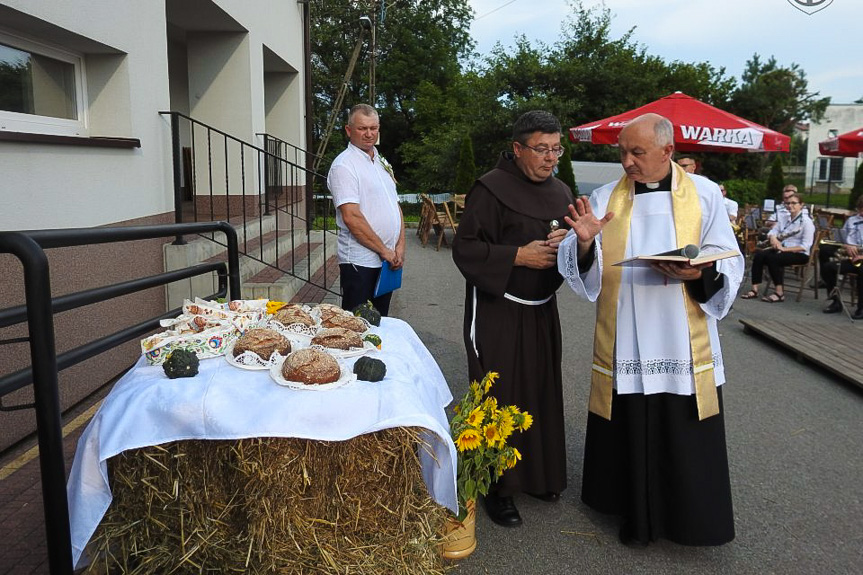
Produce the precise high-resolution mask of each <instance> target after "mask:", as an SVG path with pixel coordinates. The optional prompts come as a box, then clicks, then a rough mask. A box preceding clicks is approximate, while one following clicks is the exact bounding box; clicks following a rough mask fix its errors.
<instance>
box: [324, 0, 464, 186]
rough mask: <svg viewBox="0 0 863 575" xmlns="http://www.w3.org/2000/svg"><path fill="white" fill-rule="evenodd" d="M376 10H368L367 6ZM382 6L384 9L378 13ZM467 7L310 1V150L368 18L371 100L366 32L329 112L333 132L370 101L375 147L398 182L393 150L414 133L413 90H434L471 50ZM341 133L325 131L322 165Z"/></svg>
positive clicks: (453, 1) (441, 0)
mask: <svg viewBox="0 0 863 575" xmlns="http://www.w3.org/2000/svg"><path fill="white" fill-rule="evenodd" d="M372 6H374V7H376V8H377V9H378V10H379V12H377V13H375V14H372V13H370V9H371V7H372ZM384 7H385V10H384ZM471 15H472V12H471V9H470V5H469V3H468V0H436V1H435V2H423V1H421V0H395V1H391V2H372V1H370V0H368V1H360V2H344V1H341V0H318V1H316V2H314V3H313V4H312V31H311V43H312V82H313V88H312V91H313V106H314V116H315V118H314V124H315V140H316V142H315V147H316V146H317V142H318V141H320V138H321V136H322V135H323V131H324V128H325V126H326V125H327V120H328V118H329V115H330V113H331V110H332V108H333V104H334V102H335V99H336V96H337V94H338V92H339V89H340V87H341V85H342V80H343V77H344V75H345V73H346V71H347V69H348V65H349V61H350V58H351V55H352V53H353V51H354V46H355V45H356V43H357V40H358V39H359V37H360V34H361V32H360V25H359V21H360V17H361V16H368V17H369V18H372V17H373V19H374V21H375V22H376V27H375V44H376V58H375V62H376V71H375V77H376V82H375V101H374V102H369V95H370V90H369V73H368V72H369V43H368V40H369V38H370V34H369V33H365V34H364V39H363V44H362V46H363V49H362V50H361V56H360V58H359V60H358V62H357V64H356V68H355V69H354V72H353V74H352V75H351V77H350V79H349V81H348V91H347V95H346V97H345V99H344V102H343V103H342V105H341V106H340V108H341V109H340V110H337V113H338V114H339V117H340V121H339V122H337V124H336V130H337V131H338V130H341V128H342V127H343V125H344V122H345V121H346V120H347V118H346V116H347V114H346V111H347V110H348V109H350V107H351V106H353V105H354V104H358V103H363V102H365V103H370V104H372V105H374V106H375V108H376V109H377V110H378V112H379V114H380V117H381V143H380V146H379V149H380V150H381V153H382V154H383V155H384V156H386V157H387V159H388V160H389V161H390V163H391V164H392V165H393V168H394V169H395V171H396V173H397V174H398V175H399V179H400V181H401V182H402V183H403V184H407V185H408V187H410V186H411V182H410V178H402V173H403V170H404V165H403V160H402V156H401V153H400V151H399V147H400V145H401V144H402V143H404V142H408V141H411V140H412V139H414V138H416V137H418V134H417V132H416V129H415V123H416V122H417V113H416V101H417V98H418V97H419V91H420V87H421V86H422V85H423V84H431V85H433V86H437V87H440V88H443V87H446V86H447V85H448V84H450V83H451V82H453V81H454V80H455V79H456V78H457V77H458V76H459V75H460V73H461V68H460V64H459V58H467V57H468V56H469V55H470V52H471V50H472V49H473V41H472V40H471V38H470V20H471ZM342 142H344V139H343V137H339V136H338V134H333V136H332V138H331V140H330V145H329V146H328V150H327V154H326V156H327V159H325V161H324V163H323V166H324V169H326V167H327V166H329V163H330V161H331V160H332V158H333V157H334V156H335V155H336V154H338V152H339V151H340V149H341V147H342V146H341V143H342Z"/></svg>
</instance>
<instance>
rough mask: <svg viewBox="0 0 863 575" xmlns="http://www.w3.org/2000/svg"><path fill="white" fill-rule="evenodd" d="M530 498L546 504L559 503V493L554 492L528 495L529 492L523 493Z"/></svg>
mask: <svg viewBox="0 0 863 575" xmlns="http://www.w3.org/2000/svg"><path fill="white" fill-rule="evenodd" d="M525 493H527V494H528V495H530V496H531V497H536V498H537V499H540V500H542V501H546V502H548V503H557V502H558V501H560V493H558V492H556V491H546V492H545V493H530V492H529V491H525Z"/></svg>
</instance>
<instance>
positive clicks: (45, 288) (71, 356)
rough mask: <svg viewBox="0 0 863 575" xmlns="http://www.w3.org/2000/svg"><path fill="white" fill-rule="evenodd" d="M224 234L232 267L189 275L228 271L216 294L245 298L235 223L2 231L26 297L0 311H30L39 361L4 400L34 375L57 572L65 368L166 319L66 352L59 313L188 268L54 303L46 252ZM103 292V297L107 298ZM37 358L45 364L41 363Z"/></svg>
mask: <svg viewBox="0 0 863 575" xmlns="http://www.w3.org/2000/svg"><path fill="white" fill-rule="evenodd" d="M216 231H221V232H223V233H224V234H225V235H226V237H227V241H226V244H227V245H228V266H227V270H226V269H225V265H224V264H213V265H205V266H196V267H195V272H194V273H192V272H189V273H192V275H200V274H206V273H212V271H214V270H215V271H220V274H219V292H217V294H214V295H215V296H216V297H223V296H224V295H230V298H231V299H238V298H240V276H239V253H238V241H237V232H236V230H235V229H234V228H233V226H231V225H230V224H228V223H227V222H202V223H192V224H171V225H162V226H136V227H129V228H78V229H68V230H37V231H15V232H0V253H9V254H11V255H14V256H15V257H17V258H18V259H19V260H20V261H21V263H22V265H23V271H24V295H25V301H26V304H25V306H23V309H22V308H21V307H20V306H19V307H15V308H11V309H7V310H3V311H2V312H0V318H2V319H0V322H2V324H0V325H2V326H8V325H14V324H17V323H23V321H24V317H25V316H26V321H27V327H28V333H29V337H28V339H29V342H30V359H31V367H30V368H28V369H27V370H22V371H19V372H16V373H13V374H9V375H6V376H4V377H2V378H0V397H2V396H3V395H5V394H7V393H10V392H12V391H14V390H16V389H20V388H21V387H23V385H26V383H27V382H24V383H23V384H22V381H23V380H24V379H31V380H32V383H33V395H34V403H33V407H34V408H35V410H36V434H37V437H38V442H39V466H40V472H41V478H42V500H43V506H44V514H45V531H46V542H47V547H48V566H49V569H50V572H51V575H72V574H73V565H72V540H71V535H70V525H69V506H68V499H67V496H66V470H65V458H64V456H63V431H62V416H61V408H60V393H59V388H58V372H59V371H60V370H61V369H63V368H65V367H68V366H70V365H74V364H75V363H79V362H80V361H83V360H84V359H87V358H88V357H93V356H94V355H97V354H99V353H101V352H104V351H107V350H109V349H112V348H114V347H116V346H117V345H120V344H121V343H124V342H126V341H129V340H130V339H133V338H134V337H137V336H138V334H143V333H146V332H147V331H149V330H150V329H152V327H151V326H152V322H154V321H155V322H156V323H158V319H159V318H152V319H151V320H147V321H145V322H142V323H140V324H137V325H135V326H132V327H130V328H127V329H125V330H121V331H119V332H117V333H115V334H112V335H109V336H106V337H104V338H101V339H98V340H95V341H92V342H89V343H87V344H84V345H82V346H80V347H77V348H75V349H73V350H70V351H68V352H66V353H64V354H63V355H61V356H60V357H58V356H57V353H56V340H55V334H54V321H53V320H54V317H53V316H54V313H56V312H58V311H61V310H68V309H75V308H78V307H82V306H85V305H90V304H92V303H95V302H96V301H104V299H110V298H113V297H118V296H120V295H125V294H129V293H134V292H137V291H141V290H143V289H148V288H150V287H153V286H155V285H165V284H167V283H170V282H171V281H174V280H175V279H177V278H178V277H179V276H181V275H183V273H182V272H179V271H178V272H170V273H167V274H160V275H158V276H154V278H143V279H140V280H132V281H128V282H122V283H120V284H116V285H113V286H104V287H102V288H97V289H95V290H85V291H82V292H78V293H74V294H68V295H65V296H62V297H58V298H55V299H53V300H52V298H51V270H50V266H49V263H48V257H47V255H46V253H45V249H50V248H59V247H71V246H81V245H94V244H103V243H109V242H120V241H131V240H143V239H154V238H164V237H171V236H175V235H177V236H181V235H184V234H201V233H206V232H216ZM155 278H158V279H155ZM100 297H101V298H103V299H102V300H99V299H98V298H100ZM169 313H171V312H169ZM165 315H168V314H165ZM160 317H164V316H160ZM36 358H38V361H35V359H36Z"/></svg>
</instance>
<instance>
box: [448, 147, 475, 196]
mask: <svg viewBox="0 0 863 575" xmlns="http://www.w3.org/2000/svg"><path fill="white" fill-rule="evenodd" d="M475 180H476V163H475V162H474V159H473V144H472V143H471V141H470V136H469V135H467V134H465V135H464V137H463V138H462V140H461V150H459V155H458V167H457V168H456V175H455V186H454V187H453V189H454V190H455V193H457V194H466V193H468V192H469V191H470V189H471V187H472V186H473V183H474V181H475Z"/></svg>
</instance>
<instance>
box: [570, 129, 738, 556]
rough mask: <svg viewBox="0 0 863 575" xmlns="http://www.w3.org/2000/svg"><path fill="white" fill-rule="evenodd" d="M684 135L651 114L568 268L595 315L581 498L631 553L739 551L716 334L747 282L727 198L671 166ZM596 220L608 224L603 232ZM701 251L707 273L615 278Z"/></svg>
mask: <svg viewBox="0 0 863 575" xmlns="http://www.w3.org/2000/svg"><path fill="white" fill-rule="evenodd" d="M673 138H674V127H673V126H672V124H671V122H669V121H668V119H666V118H663V117H662V116H658V115H656V114H645V115H643V116H639V117H638V118H636V119H634V120H632V121H631V122H629V123H628V124H627V125H626V127H625V128H624V129H623V130H622V131H621V132H620V136H619V139H618V144H619V149H620V160H621V164H622V165H623V169H624V171H625V172H626V173H625V174H624V176H623V177H622V178H621V179H620V180H618V181H616V182H611V183H610V184H608V185H606V186H603V187H601V188H599V189H597V190H594V192H593V194H591V196H590V200H589V201H588V200H586V199H583V198H578V200H576V204H575V206H574V207H573V206H571V207H570V215H569V216H568V217H567V219H566V221H567V223H568V224H569V225H570V227H571V228H572V230H573V233H571V234H569V235H568V236H567V237H566V238H565V239H564V240H563V242H562V243H561V244H560V250H559V252H560V253H559V254H558V266H559V269H560V272H561V274H562V275H563V277H564V278H565V279H566V281H567V283H568V284H569V285H570V287H572V289H573V290H574V291H575V292H576V293H578V294H579V295H581V296H582V297H585V298H587V299H588V300H590V301H596V302H597V310H596V330H595V335H594V347H593V366H592V370H591V382H590V383H591V389H590V400H589V411H590V413H589V414H588V418H587V434H586V437H585V447H584V476H583V481H582V491H581V498H582V500H583V501H584V502H585V503H586V504H588V505H589V506H590V507H592V508H593V509H595V510H597V511H600V512H602V513H610V514H616V515H620V516H621V518H622V526H621V529H620V533H619V536H620V540H621V541H622V542H623V543H625V544H634V545H646V544H647V543H649V542H651V541H654V540H656V539H659V538H664V539H668V540H671V541H674V542H676V543H680V544H684V545H721V544H723V543H727V542H728V541H731V540H732V539H733V538H734V513H733V510H732V506H731V486H730V481H729V474H728V456H727V453H726V447H725V423H724V420H723V404H722V384H723V383H725V371H724V365H723V359H722V351H721V349H720V342H719V333H718V331H717V322H718V321H719V320H720V319H722V317H724V316H725V314H726V313H728V310H729V309H730V308H731V304H732V303H733V301H734V298H735V296H736V294H737V289H738V287H739V286H740V281H741V279H742V277H743V256H742V255H741V254H740V251H739V249H738V248H737V241H736V239H735V237H734V231H733V230H732V229H731V224H730V222H729V221H728V215H727V212H726V210H725V205H724V201H723V197H722V193H721V192H720V191H719V187H718V186H717V185H716V184H715V183H713V182H711V181H710V180H708V179H707V178H703V177H701V176H698V175H695V174H687V173H686V172H685V171H684V170H683V168H681V167H680V166H678V165H677V164H675V163H673V162H672V161H671V154H672V152H673V150H674V139H673ZM594 214H605V215H604V216H603V217H602V219H598V218H597V216H596V215H594ZM689 244H694V245H696V246H698V247H699V248H700V250H701V252H702V255H705V256H706V255H710V254H711V253H712V254H720V253H725V254H727V255H729V256H730V257H727V258H725V259H719V260H718V261H714V262H712V263H708V264H699V265H692V264H691V263H690V262H689V261H684V262H679V263H678V262H659V263H654V264H652V265H650V266H643V265H614V264H615V263H619V262H622V261H623V260H625V259H628V258H632V257H634V256H643V255H652V254H662V253H664V252H669V251H671V250H679V249H680V248H682V247H683V246H687V245H689Z"/></svg>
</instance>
